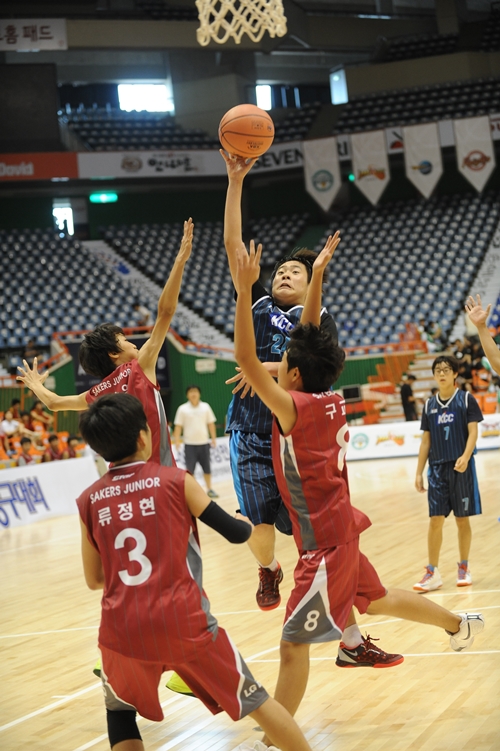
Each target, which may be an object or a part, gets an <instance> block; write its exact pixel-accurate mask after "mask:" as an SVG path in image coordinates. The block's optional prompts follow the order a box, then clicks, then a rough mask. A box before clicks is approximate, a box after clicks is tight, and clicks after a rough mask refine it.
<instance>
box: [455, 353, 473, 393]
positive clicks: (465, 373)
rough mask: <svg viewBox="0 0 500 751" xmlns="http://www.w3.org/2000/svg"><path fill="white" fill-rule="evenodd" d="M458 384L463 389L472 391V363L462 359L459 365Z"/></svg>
mask: <svg viewBox="0 0 500 751" xmlns="http://www.w3.org/2000/svg"><path fill="white" fill-rule="evenodd" d="M457 385H458V386H459V387H460V388H461V389H462V391H472V365H471V364H470V362H468V361H465V360H462V361H461V362H460V365H459V367H458V376H457Z"/></svg>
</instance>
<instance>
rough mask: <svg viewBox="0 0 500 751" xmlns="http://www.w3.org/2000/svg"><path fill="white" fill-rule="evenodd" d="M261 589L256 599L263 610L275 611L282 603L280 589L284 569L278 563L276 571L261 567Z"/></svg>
mask: <svg viewBox="0 0 500 751" xmlns="http://www.w3.org/2000/svg"><path fill="white" fill-rule="evenodd" d="M259 579H260V582H259V588H258V590H257V594H256V596H255V599H256V600H257V605H258V606H259V608H260V609H261V610H274V608H277V607H278V605H279V604H280V602H281V595H280V587H279V585H280V584H281V582H282V581H283V569H282V568H281V566H280V565H279V563H278V568H277V569H276V571H271V569H270V568H262V566H259Z"/></svg>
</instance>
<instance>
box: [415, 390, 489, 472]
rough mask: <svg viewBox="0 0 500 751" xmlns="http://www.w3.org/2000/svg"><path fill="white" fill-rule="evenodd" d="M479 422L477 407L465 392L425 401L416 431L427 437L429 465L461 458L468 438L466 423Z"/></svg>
mask: <svg viewBox="0 0 500 751" xmlns="http://www.w3.org/2000/svg"><path fill="white" fill-rule="evenodd" d="M482 419H483V414H482V412H481V410H480V408H479V404H478V403H477V401H476V400H475V399H474V397H473V396H472V394H469V392H468V391H460V389H457V390H456V391H455V393H454V394H453V396H451V397H450V398H449V399H447V400H446V401H443V400H442V399H440V398H439V394H436V395H435V396H431V398H430V399H427V402H426V403H425V407H424V411H423V412H422V422H421V425H420V428H421V429H422V430H427V431H429V433H430V434H431V448H430V451H429V464H443V463H444V462H454V461H456V460H457V459H458V457H459V456H462V454H463V453H464V451H465V446H466V444H467V439H468V437H469V427H468V426H469V423H470V422H481V421H482ZM475 451H476V449H474V453H475Z"/></svg>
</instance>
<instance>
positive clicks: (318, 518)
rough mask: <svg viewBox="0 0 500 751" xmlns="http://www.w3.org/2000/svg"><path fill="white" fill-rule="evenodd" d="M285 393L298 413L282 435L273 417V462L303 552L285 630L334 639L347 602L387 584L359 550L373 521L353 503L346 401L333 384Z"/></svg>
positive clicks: (303, 639) (363, 605) (308, 638)
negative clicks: (362, 536)
mask: <svg viewBox="0 0 500 751" xmlns="http://www.w3.org/2000/svg"><path fill="white" fill-rule="evenodd" d="M288 393H289V394H290V396H291V397H292V399H293V401H294V404H295V407H296V409H297V421H296V423H295V426H294V428H293V430H292V431H291V432H290V433H289V434H288V435H286V436H284V435H282V433H281V432H280V429H279V427H278V424H277V423H276V421H275V423H274V426H273V463H274V471H275V475H276V479H277V482H278V487H279V490H280V494H281V498H282V499H283V502H284V504H285V505H286V507H287V509H288V512H289V514H290V519H291V522H292V529H293V536H294V539H295V543H296V545H297V548H298V550H299V554H300V557H299V561H298V563H297V566H296V568H295V572H294V579H295V587H294V589H293V590H292V593H291V595H290V598H289V600H288V603H287V607H286V615H285V623H284V626H283V634H282V638H283V639H284V640H285V641H290V642H298V643H307V644H309V643H314V642H327V641H333V640H336V639H340V637H341V634H342V631H343V630H344V627H345V624H346V622H347V618H348V616H349V613H350V611H351V607H352V605H355V606H356V608H357V609H358V610H359V612H360V613H365V612H366V609H367V607H368V606H369V604H370V602H371V601H373V600H377V599H380V598H381V597H384V596H385V595H386V593H387V592H386V589H385V587H384V586H383V585H382V584H381V582H380V579H379V577H378V575H377V573H376V571H375V569H374V568H373V566H372V565H371V563H370V562H369V561H368V559H367V558H366V556H364V555H363V554H362V553H361V552H360V551H359V535H360V534H361V532H363V531H364V530H365V529H367V528H368V527H369V526H370V525H371V522H370V520H369V519H368V517H367V516H366V515H365V514H363V513H362V512H361V511H358V509H356V508H354V507H353V506H351V501H350V495H349V482H348V478H347V467H346V464H345V454H346V450H347V444H348V441H349V433H348V427H347V423H346V418H345V402H344V400H343V399H342V398H341V397H340V396H338V395H337V394H335V393H334V392H333V391H325V392H323V393H320V394H310V393H305V392H301V391H290V392H288Z"/></svg>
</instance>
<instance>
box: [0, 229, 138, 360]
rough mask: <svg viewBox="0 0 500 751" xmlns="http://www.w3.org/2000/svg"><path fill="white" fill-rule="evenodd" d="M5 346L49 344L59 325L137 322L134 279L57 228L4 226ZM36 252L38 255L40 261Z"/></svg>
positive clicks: (0, 235)
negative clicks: (124, 279) (124, 278)
mask: <svg viewBox="0 0 500 751" xmlns="http://www.w3.org/2000/svg"><path fill="white" fill-rule="evenodd" d="M0 251H1V253H2V265H3V268H2V276H1V278H0V300H1V304H0V347H5V348H10V349H16V348H24V346H25V344H26V342H27V340H28V339H35V340H36V342H37V344H38V345H40V346H47V345H48V344H49V340H50V337H51V336H52V334H53V333H54V332H55V331H69V330H82V329H92V328H94V326H95V325H96V324H97V323H102V322H103V321H106V320H107V321H112V322H113V323H117V324H118V325H120V326H129V325H135V322H134V311H133V309H132V304H133V303H134V302H135V299H134V296H133V294H132V292H131V290H130V288H129V286H128V283H125V284H123V285H117V283H116V279H115V276H114V274H113V272H112V271H111V270H110V269H109V268H108V267H107V266H106V265H105V264H104V263H101V262H99V261H98V260H96V259H95V258H94V257H93V256H90V254H88V253H87V252H86V251H85V248H84V247H83V246H82V245H81V244H80V243H79V242H77V241H75V240H73V239H72V238H67V237H61V236H60V234H59V233H57V232H54V230H12V231H0ZM34 258H36V261H34Z"/></svg>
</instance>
